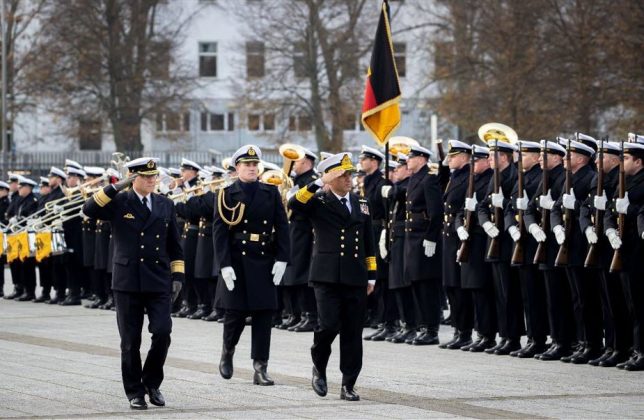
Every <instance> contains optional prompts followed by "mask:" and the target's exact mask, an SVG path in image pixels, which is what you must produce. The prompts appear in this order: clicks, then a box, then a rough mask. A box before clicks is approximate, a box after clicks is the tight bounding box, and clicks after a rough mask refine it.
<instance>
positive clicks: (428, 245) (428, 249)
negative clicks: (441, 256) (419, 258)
mask: <svg viewBox="0 0 644 420" xmlns="http://www.w3.org/2000/svg"><path fill="white" fill-rule="evenodd" d="M423 247H425V256H426V257H427V258H430V257H433V256H434V254H435V253H436V242H432V241H428V240H427V239H425V240H423Z"/></svg>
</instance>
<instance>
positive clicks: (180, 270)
mask: <svg viewBox="0 0 644 420" xmlns="http://www.w3.org/2000/svg"><path fill="white" fill-rule="evenodd" d="M156 162H157V160H156V159H155V158H139V159H135V160H132V161H130V162H128V163H127V165H126V167H127V168H128V169H129V171H130V173H131V174H133V175H131V176H130V177H129V178H127V179H126V180H124V181H121V182H119V183H117V184H113V185H108V186H106V187H105V188H103V189H102V190H100V191H99V192H97V193H96V194H94V195H93V197H92V198H90V199H89V200H87V202H85V205H84V206H83V213H85V215H87V216H88V217H92V218H97V219H101V220H110V221H111V222H112V233H113V235H114V270H113V278H112V289H113V291H114V301H115V304H116V317H117V323H118V328H119V335H120V336H121V373H122V376H123V386H124V388H125V394H126V395H127V398H128V400H129V401H130V407H131V408H132V409H136V410H141V409H146V408H147V403H146V401H145V394H146V393H147V394H148V395H149V397H150V402H151V403H152V404H154V405H157V406H164V405H165V400H164V398H163V395H162V394H161V391H160V390H159V387H160V386H161V382H162V381H163V365H164V363H165V359H166V356H167V354H168V348H169V347H170V333H171V330H172V318H171V317H170V309H171V306H172V299H173V298H176V296H178V294H179V291H180V290H181V285H182V283H183V274H184V263H183V253H182V250H181V244H180V243H179V232H178V228H177V220H176V214H175V210H174V205H173V203H172V201H170V200H169V199H167V198H165V197H163V196H161V195H158V194H155V193H153V191H154V188H155V184H156V178H157V175H158V169H157V165H156ZM130 184H131V185H132V189H131V190H129V191H127V192H120V191H122V190H124V189H125V188H127V187H128V186H129V185H130ZM144 313H147V315H148V322H149V326H148V330H149V331H150V332H151V333H152V345H151V347H150V350H149V351H148V355H147V359H146V361H145V365H144V366H143V367H142V366H141V356H140V352H139V349H140V346H141V329H142V327H143V316H144Z"/></svg>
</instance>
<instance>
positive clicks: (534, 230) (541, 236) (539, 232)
mask: <svg viewBox="0 0 644 420" xmlns="http://www.w3.org/2000/svg"><path fill="white" fill-rule="evenodd" d="M528 232H530V235H532V236H533V237H534V239H535V240H536V241H537V242H545V241H546V233H545V232H544V231H543V229H541V226H539V225H538V224H536V223H533V224H531V225H530V226H528Z"/></svg>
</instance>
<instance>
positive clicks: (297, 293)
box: [287, 284, 318, 315]
mask: <svg viewBox="0 0 644 420" xmlns="http://www.w3.org/2000/svg"><path fill="white" fill-rule="evenodd" d="M287 289H289V290H290V293H291V294H292V298H293V301H294V303H295V307H296V308H297V310H296V313H304V312H308V313H310V314H313V315H317V313H318V308H317V303H316V302H315V292H314V291H313V288H312V287H309V285H308V284H298V285H296V286H288V287H287Z"/></svg>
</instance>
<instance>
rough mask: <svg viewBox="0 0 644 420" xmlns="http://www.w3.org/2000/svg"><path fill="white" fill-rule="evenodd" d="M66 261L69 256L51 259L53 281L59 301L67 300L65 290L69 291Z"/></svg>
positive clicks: (58, 256) (57, 256)
mask: <svg viewBox="0 0 644 420" xmlns="http://www.w3.org/2000/svg"><path fill="white" fill-rule="evenodd" d="M66 261H67V255H55V256H52V257H51V270H52V280H53V286H54V289H56V297H57V298H58V299H64V298H65V290H66V289H67V272H66V269H65V266H66V265H67V263H66Z"/></svg>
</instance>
